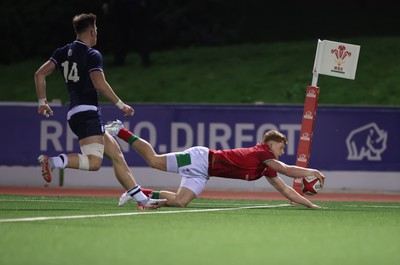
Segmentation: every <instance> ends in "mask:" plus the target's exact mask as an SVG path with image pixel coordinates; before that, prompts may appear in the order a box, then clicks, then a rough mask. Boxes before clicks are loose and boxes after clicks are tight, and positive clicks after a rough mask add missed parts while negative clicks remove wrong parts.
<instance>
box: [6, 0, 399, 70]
mask: <svg viewBox="0 0 400 265" xmlns="http://www.w3.org/2000/svg"><path fill="white" fill-rule="evenodd" d="M146 2H147V4H148V5H149V8H150V9H149V16H148V28H149V30H148V35H149V40H150V42H149V45H150V46H151V49H152V50H165V49H175V48H184V47H189V46H203V45H208V46H215V45H228V44H240V43H257V42H268V41H295V40H304V39H317V38H321V39H331V40H340V39H342V38H349V37H360V36H398V35H400V15H399V7H400V4H399V3H390V2H389V1H386V0H381V1H370V0H364V1H361V0H360V1H351V2H346V1H329V2H327V1H326V2H325V1H304V2H303V1H293V0H290V1H289V0H281V1H279V2H273V3H271V2H270V1H266V0H201V1H200V0H199V1H195V0H193V1H185V0H147V1H146ZM101 5H102V1H101V0H88V1H85V0H69V1H65V0H39V1H23V0H3V1H2V2H1V3H0V32H1V36H2V41H1V42H0V48H1V51H2V52H1V53H0V63H2V64H8V63H11V62H17V61H21V60H25V59H29V58H33V57H38V56H40V57H44V58H48V57H49V56H50V55H51V53H52V51H53V50H54V49H55V48H56V47H58V46H61V45H64V44H66V43H67V42H70V41H72V40H73V39H74V37H75V36H74V32H73V28H72V24H71V20H72V17H73V16H74V15H75V14H79V13H82V12H93V13H95V14H97V15H98V22H97V24H98V27H99V42H98V46H97V48H98V49H99V50H101V51H102V52H103V53H108V52H109V51H110V45H109V44H110V42H112V39H111V37H110V36H111V34H108V33H109V31H110V30H112V28H110V23H108V21H107V19H106V17H105V16H104V14H103V11H102V8H101Z"/></svg>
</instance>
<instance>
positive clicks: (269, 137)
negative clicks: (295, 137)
mask: <svg viewBox="0 0 400 265" xmlns="http://www.w3.org/2000/svg"><path fill="white" fill-rule="evenodd" d="M268 141H275V142H278V143H284V144H285V145H287V143H288V142H287V140H286V136H285V135H283V134H282V133H280V132H278V131H275V130H271V131H268V132H266V133H265V134H264V137H263V142H264V143H267V142H268Z"/></svg>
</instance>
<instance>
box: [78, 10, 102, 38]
mask: <svg viewBox="0 0 400 265" xmlns="http://www.w3.org/2000/svg"><path fill="white" fill-rule="evenodd" d="M96 19H97V16H96V15H95V14H92V13H90V14H80V15H76V16H74V18H73V19H72V25H73V26H74V30H75V32H76V34H79V33H82V32H84V31H85V30H87V29H88V28H90V27H94V25H95V24H96Z"/></svg>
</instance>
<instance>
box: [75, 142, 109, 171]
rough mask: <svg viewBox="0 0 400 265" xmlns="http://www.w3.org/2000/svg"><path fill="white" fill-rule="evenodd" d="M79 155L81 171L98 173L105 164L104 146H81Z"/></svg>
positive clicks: (94, 144)
mask: <svg viewBox="0 0 400 265" xmlns="http://www.w3.org/2000/svg"><path fill="white" fill-rule="evenodd" d="M81 151H82V154H79V169H82V170H89V171H97V170H99V169H100V167H101V164H102V162H103V154H104V145H102V144H98V143H92V144H87V145H83V146H81Z"/></svg>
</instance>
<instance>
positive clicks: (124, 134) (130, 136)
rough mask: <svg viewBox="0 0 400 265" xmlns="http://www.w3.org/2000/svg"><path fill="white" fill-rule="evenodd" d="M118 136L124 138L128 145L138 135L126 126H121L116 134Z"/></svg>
mask: <svg viewBox="0 0 400 265" xmlns="http://www.w3.org/2000/svg"><path fill="white" fill-rule="evenodd" d="M117 136H118V137H119V138H121V139H122V140H124V141H125V142H127V143H129V144H130V145H131V144H133V143H134V142H135V141H136V140H137V139H139V137H138V136H136V135H134V134H133V133H132V132H131V131H129V130H128V129H126V128H122V129H121V130H120V131H119V132H118V135H117Z"/></svg>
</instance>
